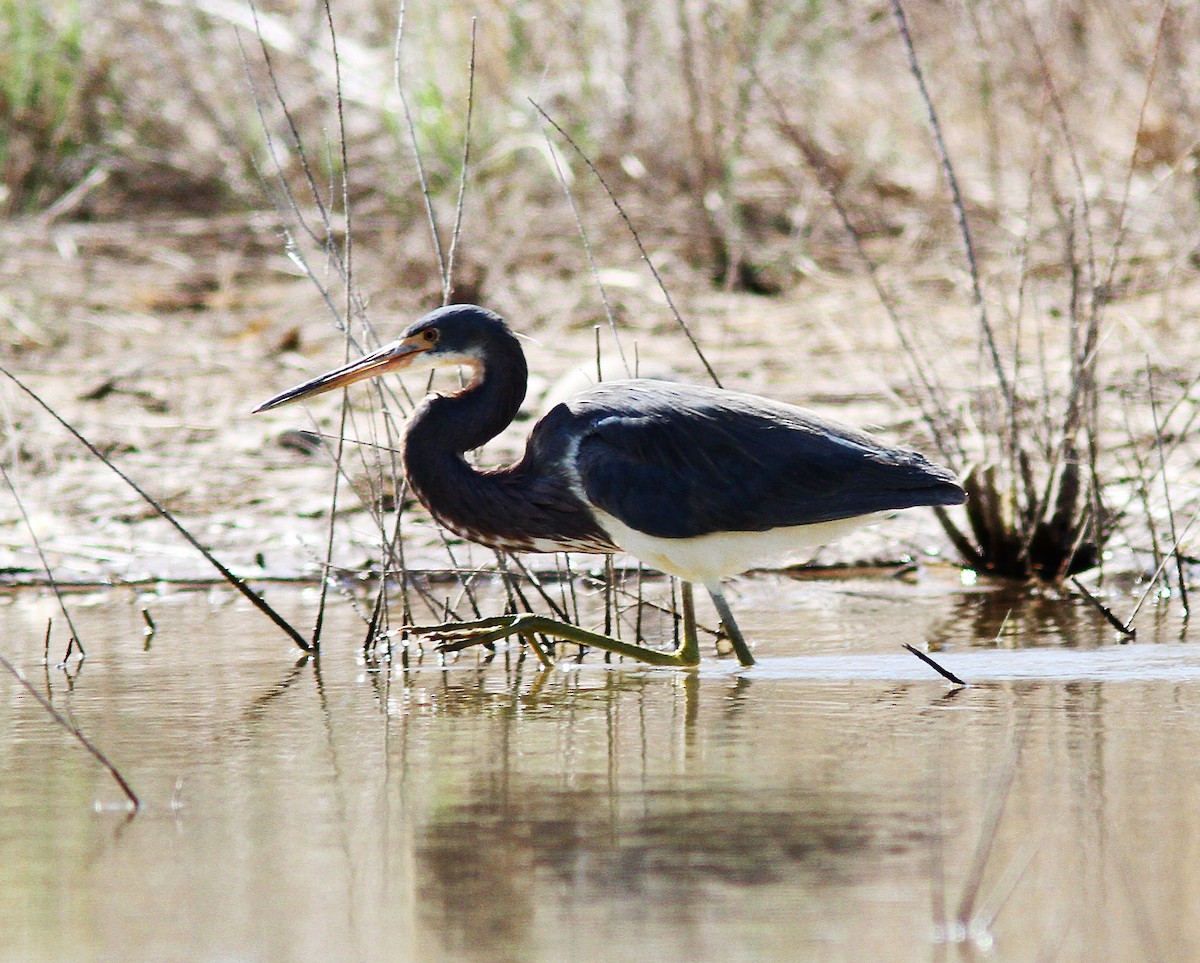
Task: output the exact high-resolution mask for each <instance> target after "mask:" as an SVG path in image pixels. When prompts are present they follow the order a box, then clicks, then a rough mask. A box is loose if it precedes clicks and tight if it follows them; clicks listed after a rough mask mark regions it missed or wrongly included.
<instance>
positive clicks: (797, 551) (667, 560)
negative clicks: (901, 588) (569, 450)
mask: <svg viewBox="0 0 1200 963" xmlns="http://www.w3.org/2000/svg"><path fill="white" fill-rule="evenodd" d="M592 511H593V512H595V514H596V520H597V521H598V522H599V523H600V525H601V527H602V528H604V530H605V531H606V532H608V534H609V537H610V538H611V539H612V540H613V541H614V542H615V543H616V544H617V545H619V546H620V547H621V549H622V550H623V551H626V552H628V553H629V554H630V555H633V556H635V557H637V558H640V559H641V560H642V561H643V562H645V563H646V564H647V565H649V566H651V567H652V568H656V569H658V570H659V571H660V572H666V573H667V574H668V575H676V576H678V577H679V578H681V579H684V580H685V581H688V582H699V583H701V584H704V585H708V584H713V583H715V582H718V581H719V580H720V579H722V578H725V577H727V576H729V575H737V574H738V573H739V572H744V571H746V570H747V569H750V568H759V567H771V566H780V565H785V564H788V563H792V562H797V561H802V560H804V559H805V558H806V557H807V556H809V555H811V553H812V551H813V550H814V549H817V548H820V547H821V546H822V545H825V544H826V543H828V542H831V541H833V540H834V539H835V538H837V537H839V536H841V535H845V534H846V533H848V532H852V531H854V530H855V529H856V528H861V527H862V526H863V525H866V524H869V523H870V522H873V521H875V520H877V519H878V518H880V517H882V513H879V514H872V515H859V516H857V517H855V518H843V519H839V520H838V521H836V522H821V523H819V524H816V525H794V526H791V527H788V528H772V529H769V530H768V531H765V532H714V533H713V534H711V535H700V536H698V537H696V538H659V537H657V536H654V535H647V534H646V533H645V532H639V531H637V530H636V529H633V528H630V527H629V526H628V525H625V524H624V523H622V522H621V521H619V520H618V519H616V518H614V517H613V516H612V515H609V514H608V513H607V512H602V511H599V510H598V509H596V508H595V507H593V508H592Z"/></svg>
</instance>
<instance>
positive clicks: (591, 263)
mask: <svg viewBox="0 0 1200 963" xmlns="http://www.w3.org/2000/svg"><path fill="white" fill-rule="evenodd" d="M542 135H543V136H544V137H545V138H546V147H547V148H548V149H549V151H550V159H551V160H552V161H554V173H555V175H556V176H557V177H558V182H559V184H561V185H562V189H563V193H564V194H565V195H566V197H567V203H568V204H570V205H571V215H572V216H573V217H574V218H575V229H576V230H577V231H578V232H579V240H580V241H581V242H582V244H583V253H584V256H585V257H586V258H587V262H588V270H589V271H590V272H591V275H592V282H593V283H594V284H595V285H596V290H597V291H599V292H600V301H601V303H602V304H603V305H604V316H605V317H606V318H607V319H608V328H609V330H610V331H611V332H612V336H613V341H614V342H615V343H616V345H617V354H619V355H620V356H621V364H623V365H624V366H625V374H626V376H627V377H630V378H636V377H637V373H636V371H635V370H633V369H631V368H630V367H629V361H628V359H627V358H626V357H625V348H624V347H623V346H622V344H621V336H620V333H619V332H618V331H617V317H616V314H614V312H613V306H612V302H611V301H610V300H609V297H608V289H607V288H606V287H605V286H604V282H603V281H601V280H600V269H599V267H597V265H596V256H595V255H594V254H593V253H592V243H591V241H590V240H589V239H588V234H587V229H586V228H585V227H584V226H583V216H582V215H581V214H580V213H579V205H578V204H577V203H576V201H575V192H574V191H572V190H571V185H570V184H569V183H568V182H567V174H566V171H564V170H563V166H562V160H561V159H560V155H559V152H558V149H557V148H556V147H555V146H554V141H553V140H551V139H550V132H549V131H548V130H547V129H546V127H545V123H544V122H543V125H542ZM597 364H598V361H597Z"/></svg>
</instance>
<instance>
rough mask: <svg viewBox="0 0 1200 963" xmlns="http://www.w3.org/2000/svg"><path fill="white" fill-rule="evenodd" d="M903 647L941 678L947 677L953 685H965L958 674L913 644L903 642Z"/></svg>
mask: <svg viewBox="0 0 1200 963" xmlns="http://www.w3.org/2000/svg"><path fill="white" fill-rule="evenodd" d="M904 647H905V648H906V649H908V651H909V652H911V653H912V654H913V655H915V656H916V657H917V658H918V659H920V660H921V661H922V662H924V663H925V664H926V665H927V666H929V667H930V668H931V669H933V670H934V671H935V672H937V673H938V674H939V675H941V676H942V677H943V678H946V679H949V680H950V681H951V682H953V683H954V684H955V685H961V686H964V687H965V686H966V685H967V683H966V682H964V681H963V680H962V679H960V678H959V677H958V676H956V675H955V674H954V673H953V672H951V671H950V670H949V669H947V668H944V667H943V666H941V665H939V664H938V663H937V662H936V661H935V660H934V659H933V658H931V657H930V656H928V655H926V654H925V653H924V652H922V651H921V650H920V649H918V648H916V647H915V646H911V645H909V644H908V643H907V642H905V643H904Z"/></svg>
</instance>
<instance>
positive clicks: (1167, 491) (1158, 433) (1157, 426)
mask: <svg viewBox="0 0 1200 963" xmlns="http://www.w3.org/2000/svg"><path fill="white" fill-rule="evenodd" d="M1146 383H1147V388H1148V389H1149V397H1150V415H1151V417H1152V418H1153V419H1154V444H1155V447H1156V448H1157V449H1158V470H1159V473H1160V474H1161V475H1162V485H1163V498H1164V500H1165V501H1166V503H1167V525H1168V527H1169V528H1170V531H1171V541H1172V543H1174V545H1175V551H1173V552H1172V553H1171V554H1172V555H1174V556H1175V574H1176V576H1177V577H1178V580H1179V600H1180V602H1182V603H1183V615H1184V618H1187V615H1188V591H1187V575H1186V573H1185V572H1184V567H1183V556H1182V555H1181V554H1180V552H1179V534H1178V532H1176V530H1175V509H1174V507H1173V506H1172V505H1171V485H1170V483H1169V481H1168V479H1167V456H1166V454H1165V453H1164V451H1163V432H1162V424H1161V422H1160V421H1159V417H1158V403H1157V402H1156V401H1155V400H1154V376H1153V374H1152V373H1151V369H1150V359H1149V357H1147V358H1146Z"/></svg>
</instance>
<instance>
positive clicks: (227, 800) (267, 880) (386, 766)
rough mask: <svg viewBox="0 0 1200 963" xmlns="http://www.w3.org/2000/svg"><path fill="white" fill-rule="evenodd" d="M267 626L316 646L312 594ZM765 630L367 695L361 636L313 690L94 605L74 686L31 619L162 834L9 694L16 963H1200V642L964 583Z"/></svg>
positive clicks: (737, 594) (169, 628)
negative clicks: (1124, 630) (294, 629)
mask: <svg viewBox="0 0 1200 963" xmlns="http://www.w3.org/2000/svg"><path fill="white" fill-rule="evenodd" d="M271 598H272V600H273V601H274V602H276V604H278V605H279V606H280V607H281V608H282V609H283V610H284V611H285V612H286V613H287V614H288V615H289V616H290V617H293V618H295V619H296V620H297V621H298V622H300V623H303V622H305V621H308V620H311V617H312V612H313V608H314V606H313V597H312V593H311V592H310V591H308V590H294V589H288V590H280V589H275V590H272V592H271ZM731 601H733V602H734V605H735V607H736V608H737V610H738V611H739V613H741V614H742V615H743V620H744V625H743V627H744V628H745V629H746V630H747V633H748V634H749V635H751V636H752V637H753V638H754V639H755V640H756V642H757V645H758V649H757V651H758V654H759V655H760V656H761V662H760V664H759V665H758V666H755V667H754V668H752V669H749V670H740V669H738V668H737V666H736V665H735V664H733V663H731V662H730V661H727V660H716V659H709V660H708V661H706V664H705V665H704V666H703V668H702V669H701V670H700V671H698V672H672V671H664V670H645V669H638V668H635V667H630V666H619V667H614V666H605V665H604V664H603V663H602V662H600V661H599V660H592V659H589V660H588V661H585V663H584V664H583V665H582V666H579V667H573V668H568V669H558V670H554V671H551V672H539V671H537V670H536V668H535V665H534V663H533V662H532V660H524V661H522V660H520V659H519V657H518V656H517V654H516V653H515V652H503V651H502V652H500V653H499V654H498V655H497V657H496V658H494V659H492V660H491V661H490V662H485V661H483V660H482V659H480V658H479V657H478V656H476V655H475V654H471V655H469V656H468V657H464V658H461V659H459V660H458V661H455V662H452V663H449V664H446V665H441V664H439V662H438V660H437V659H436V658H434V657H432V656H426V657H425V658H424V659H423V660H421V659H418V658H416V657H415V655H414V658H413V660H412V661H411V662H410V665H409V667H408V668H407V669H405V668H400V667H394V668H390V669H389V668H387V667H386V666H385V667H370V666H367V665H365V664H364V663H363V661H362V660H361V658H359V657H358V646H359V644H360V643H359V640H360V638H361V635H362V632H361V622H360V621H359V620H358V618H357V617H356V616H355V615H354V613H353V612H352V611H351V609H350V607H349V606H347V605H345V604H344V603H339V604H338V605H337V606H335V609H334V612H333V614H332V622H331V624H330V625H329V626H328V627H327V634H326V646H325V652H324V654H323V656H322V658H321V660H320V663H319V665H318V664H314V663H313V662H311V661H308V662H304V663H299V664H298V663H297V653H295V652H294V650H289V648H288V644H287V643H286V641H285V640H284V639H282V637H281V636H280V635H279V634H278V632H277V631H276V630H274V629H273V628H272V627H271V626H270V625H269V624H268V623H266V622H265V620H263V619H262V617H261V616H259V615H257V614H256V613H253V612H251V611H249V610H247V608H246V607H245V606H244V604H243V603H242V602H240V601H237V600H234V599H232V598H231V597H230V596H228V595H226V594H225V593H224V592H217V593H207V592H178V593H173V594H168V595H162V596H159V595H155V596H135V595H134V594H133V593H131V592H128V591H125V590H122V591H120V592H116V591H113V592H106V593H103V594H100V595H97V596H93V597H76V598H73V599H72V600H71V602H72V615H73V617H74V618H75V620H76V624H77V625H78V627H79V630H80V634H81V635H82V636H83V637H84V639H85V641H86V642H87V643H88V651H89V655H88V658H87V659H86V660H85V661H84V662H83V663H82V665H80V664H78V663H76V662H74V661H72V663H71V665H70V666H69V671H67V672H64V671H63V670H62V669H59V668H55V667H53V666H51V667H49V668H48V669H47V668H44V667H43V666H42V664H41V654H42V634H43V631H44V627H45V624H46V618H47V615H49V614H52V610H51V608H50V606H49V603H48V601H47V600H46V599H45V598H43V597H40V596H37V595H35V594H32V593H28V592H27V593H21V594H17V595H15V596H13V597H11V598H10V599H8V600H6V601H5V602H4V603H3V604H0V639H2V640H3V646H4V649H3V653H4V654H5V655H6V656H7V657H8V658H10V659H12V660H13V661H15V662H16V663H18V664H19V665H20V666H21V667H22V669H23V670H24V671H25V672H26V674H27V675H28V676H29V678H30V679H31V680H32V681H33V682H34V684H35V685H36V686H37V687H38V688H39V690H41V691H43V692H46V691H48V692H49V693H50V694H51V695H52V697H53V700H54V702H55V704H56V705H57V706H58V707H59V708H60V709H62V710H64V711H66V710H69V712H70V714H71V717H72V718H73V719H74V721H75V722H76V723H77V724H78V725H79V726H80V727H81V728H82V729H83V730H84V731H85V732H86V733H87V734H88V735H89V736H90V737H91V738H92V739H93V740H94V741H95V742H96V743H97V744H98V745H99V746H100V747H101V748H102V749H103V750H104V751H106V752H107V753H108V754H109V755H110V756H111V758H112V760H113V762H114V763H116V764H117V766H119V767H120V769H121V770H122V772H123V773H124V775H125V776H126V777H127V778H128V780H129V781H130V783H131V784H132V785H133V787H134V788H135V790H136V791H137V792H138V793H139V794H140V795H141V797H142V799H143V802H144V807H143V809H142V811H141V812H140V813H139V814H137V815H136V816H134V817H132V818H131V817H129V816H128V815H127V814H126V813H125V812H124V811H123V810H122V809H121V802H122V796H121V793H120V791H119V789H118V788H117V786H116V785H115V784H114V783H113V781H112V780H111V779H110V778H109V777H108V775H107V774H106V773H105V772H104V771H103V770H101V769H100V768H99V767H98V766H97V765H96V764H95V763H94V762H93V761H92V760H91V759H90V758H89V757H88V756H87V755H86V754H85V753H84V752H83V751H82V750H81V749H79V747H78V746H77V745H76V744H75V743H73V742H72V741H71V740H70V739H69V737H67V736H66V735H65V734H64V733H63V731H62V730H61V729H59V728H57V727H55V726H54V725H53V724H52V723H51V722H50V721H49V720H48V718H47V717H46V715H45V713H44V712H43V710H41V709H40V708H39V707H38V706H37V705H36V704H35V703H34V702H33V700H32V699H31V698H30V697H29V696H28V695H27V694H26V693H24V692H23V690H21V689H20V688H19V687H18V685H17V684H16V683H15V681H14V680H12V679H11V677H9V676H8V675H7V674H4V675H0V959H3V960H13V961H16V960H21V961H39V960H254V961H257V960H264V961H265V960H318V959H345V960H354V959H361V960H422V961H424V960H481V961H483V960H487V961H493V960H565V959H571V960H709V959H711V960H722V961H724V960H975V959H1003V960H1040V959H1046V960H1049V959H1055V960H1079V961H1083V960H1088V961H1092V960H1101V959H1103V960H1187V959H1196V958H1200V873H1198V872H1197V870H1196V867H1197V865H1200V648H1197V647H1196V646H1195V644H1194V643H1188V642H1187V641H1186V634H1185V633H1183V632H1182V631H1181V628H1180V626H1179V624H1178V623H1177V622H1175V621H1173V620H1172V619H1171V618H1170V617H1169V616H1163V617H1159V616H1158V615H1156V613H1154V612H1150V613H1148V616H1147V617H1146V618H1145V619H1144V620H1143V625H1142V627H1141V630H1140V633H1139V635H1140V638H1139V640H1138V641H1137V642H1136V643H1134V644H1129V645H1118V644H1116V641H1115V639H1114V637H1113V634H1112V632H1111V630H1109V629H1107V628H1106V626H1105V625H1104V623H1103V622H1102V620H1100V619H1099V618H1098V617H1097V616H1096V615H1095V614H1094V613H1093V612H1092V611H1090V610H1088V609H1087V608H1085V607H1083V606H1081V605H1079V604H1076V603H1075V602H1072V601H1069V600H1067V601H1063V600H1057V599H1038V598H1029V597H1027V596H1024V595H1022V594H1018V593H1012V592H1005V591H1001V590H995V589H990V588H986V587H985V588H982V589H981V588H975V589H962V588H960V587H959V586H958V585H957V583H956V582H954V581H952V580H951V579H950V578H949V577H945V576H926V577H923V578H922V579H921V580H919V582H918V583H917V584H907V583H901V582H897V581H895V580H891V579H882V578H863V579H856V580H843V581H838V582H832V581H814V582H805V583H794V582H790V581H787V580H785V579H780V578H762V579H744V580H741V581H740V582H738V583H737V584H736V586H735V590H734V591H733V592H732V593H731ZM144 606H148V607H149V609H150V611H151V613H152V615H153V617H154V619H155V622H156V624H157V626H158V633H157V635H156V636H155V637H154V638H153V639H152V640H151V642H150V644H149V646H148V647H147V645H146V641H145V639H144V637H143V631H142V630H143V621H142V616H141V609H142V608H143V607H144ZM56 638H57V636H56ZM902 642H910V643H913V644H916V645H918V646H928V647H930V648H931V649H933V650H936V651H937V657H938V658H939V659H941V660H942V661H943V662H944V663H945V664H946V665H947V666H948V667H950V668H951V669H953V670H954V671H956V672H958V673H959V674H960V675H962V676H963V677H965V678H966V679H967V680H968V681H970V682H972V683H973V684H972V685H971V686H970V687H968V688H966V689H954V688H952V687H950V686H949V685H948V684H947V683H946V682H944V681H943V680H941V679H940V678H938V677H937V676H936V675H934V674H933V673H932V672H931V671H930V670H929V669H928V668H927V667H925V666H924V665H923V664H921V663H920V662H918V661H917V660H916V659H915V658H913V657H912V656H910V655H908V654H906V653H904V652H903V651H902V650H901V649H900V648H899V646H900V644H901V643H902ZM55 648H56V650H57V651H58V652H59V653H61V648H62V647H61V644H59V643H58V642H56V645H55Z"/></svg>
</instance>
